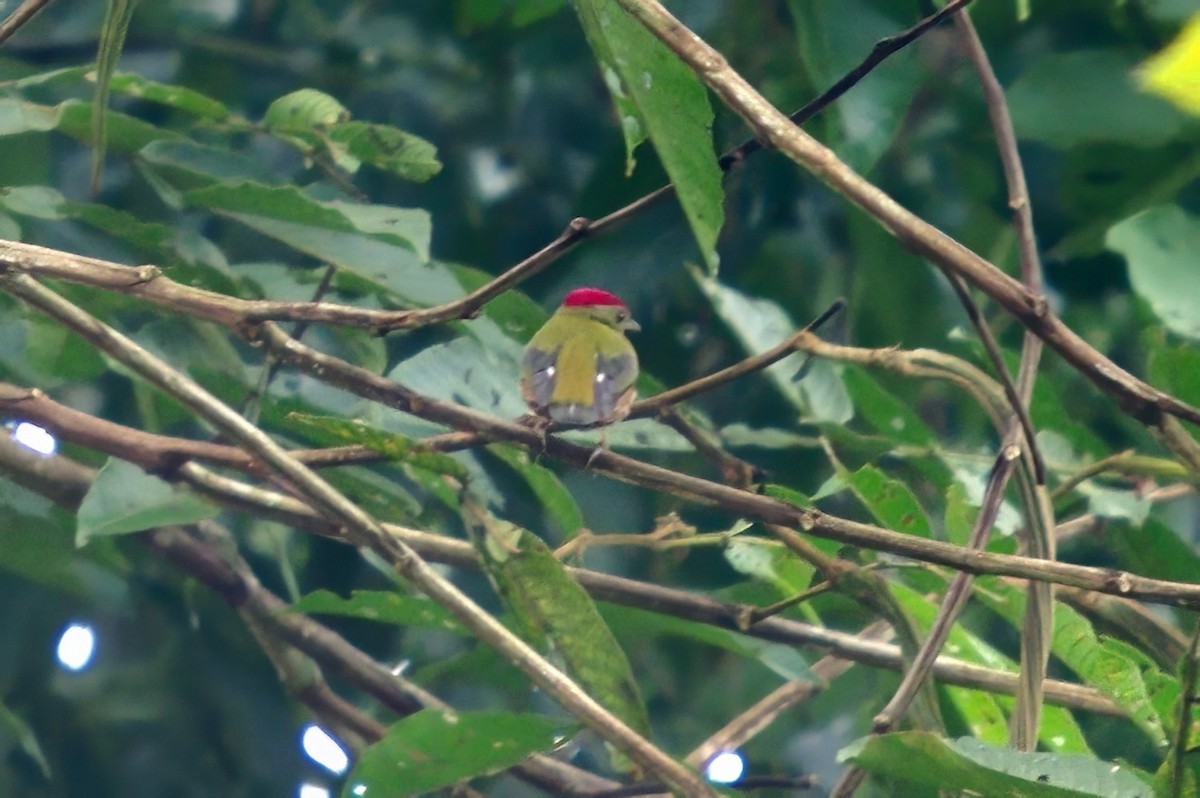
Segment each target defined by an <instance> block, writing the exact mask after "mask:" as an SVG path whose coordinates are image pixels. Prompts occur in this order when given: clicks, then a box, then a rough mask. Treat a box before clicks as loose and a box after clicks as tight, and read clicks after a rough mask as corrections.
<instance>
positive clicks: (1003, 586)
mask: <svg viewBox="0 0 1200 798" xmlns="http://www.w3.org/2000/svg"><path fill="white" fill-rule="evenodd" d="M976 585H977V586H978V588H979V589H977V590H976V591H975V598H976V599H977V600H979V601H981V602H982V603H984V604H986V605H987V606H989V607H991V608H992V610H993V611H994V612H996V613H997V614H999V615H1001V616H1002V617H1004V618H1005V619H1006V620H1007V621H1008V622H1009V623H1011V624H1012V625H1013V627H1014V628H1017V629H1020V628H1021V625H1022V623H1023V619H1024V615H1025V598H1026V596H1025V591H1024V590H1020V589H1018V588H1016V587H1014V586H1012V585H1010V584H1008V583H1006V582H1003V581H1002V580H999V579H993V578H990V577H981V578H979V579H977V580H976ZM1051 652H1052V653H1053V654H1054V656H1055V657H1057V658H1058V659H1060V660H1062V662H1063V663H1064V664H1066V666H1067V667H1069V668H1070V669H1071V670H1073V671H1074V672H1075V673H1077V674H1078V675H1079V676H1080V678H1082V679H1083V681H1084V683H1085V684H1089V685H1091V686H1093V687H1095V688H1097V689H1098V690H1101V691H1102V692H1104V693H1105V694H1106V695H1107V696H1109V697H1110V698H1112V699H1113V700H1114V701H1116V702H1117V703H1118V704H1120V705H1121V706H1122V707H1124V709H1125V711H1126V712H1128V713H1129V716H1130V718H1131V719H1132V720H1133V722H1134V723H1135V724H1136V725H1137V726H1138V728H1140V729H1141V730H1142V731H1143V732H1144V733H1145V734H1146V735H1147V736H1148V737H1149V738H1150V740H1151V742H1152V743H1153V744H1155V745H1159V746H1165V745H1166V741H1167V735H1166V732H1165V730H1164V727H1163V722H1164V720H1169V718H1163V717H1162V715H1161V714H1160V710H1159V705H1161V704H1163V703H1164V702H1163V700H1161V699H1160V698H1159V694H1161V693H1163V692H1164V691H1166V692H1172V690H1173V692H1174V693H1176V694H1177V693H1178V683H1177V682H1175V684H1174V688H1172V686H1171V682H1172V681H1173V679H1172V678H1171V677H1169V676H1166V677H1165V679H1164V678H1163V677H1164V676H1165V674H1162V673H1161V671H1159V669H1158V667H1157V666H1156V665H1155V664H1154V663H1153V662H1151V661H1150V660H1149V659H1147V658H1145V657H1144V656H1141V655H1139V656H1137V657H1131V656H1130V653H1129V649H1128V647H1125V646H1120V645H1118V644H1117V642H1116V641H1113V640H1106V639H1102V638H1100V637H1099V636H1097V635H1096V632H1095V630H1094V629H1093V628H1092V624H1091V623H1090V622H1089V621H1088V620H1087V619H1086V618H1084V617H1083V616H1082V615H1080V614H1079V613H1078V612H1077V611H1076V610H1074V609H1072V608H1071V607H1069V606H1067V605H1066V604H1063V603H1061V602H1059V603H1058V604H1057V605H1056V606H1055V608H1054V635H1053V638H1052V644H1051Z"/></svg>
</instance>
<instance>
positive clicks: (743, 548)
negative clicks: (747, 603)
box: [725, 535, 815, 598]
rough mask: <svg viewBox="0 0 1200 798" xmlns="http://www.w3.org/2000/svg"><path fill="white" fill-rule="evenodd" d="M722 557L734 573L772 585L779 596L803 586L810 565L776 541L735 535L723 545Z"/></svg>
mask: <svg viewBox="0 0 1200 798" xmlns="http://www.w3.org/2000/svg"><path fill="white" fill-rule="evenodd" d="M725 561H726V562H728V563H729V565H730V566H731V567H732V568H733V569H734V570H735V571H737V572H738V573H740V574H745V575H746V576H752V577H754V578H755V579H758V580H760V581H762V582H766V583H767V584H769V585H773V586H774V587H775V588H776V589H777V590H778V591H779V594H780V597H781V598H786V597H788V596H794V595H796V594H797V593H802V592H803V591H805V590H807V589H808V588H809V586H810V585H811V584H812V576H813V573H814V572H815V569H814V568H813V566H811V565H809V564H808V563H806V562H804V561H803V560H801V559H800V558H799V557H797V556H796V555H794V554H792V553H791V552H790V551H788V549H787V548H786V547H785V546H784V545H783V544H781V543H779V542H778V541H774V540H763V539H762V538H755V537H748V536H746V535H739V536H738V537H735V538H733V539H731V540H730V541H729V544H728V545H727V546H726V547H725Z"/></svg>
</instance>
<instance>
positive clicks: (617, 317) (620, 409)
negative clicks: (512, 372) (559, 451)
mask: <svg viewBox="0 0 1200 798" xmlns="http://www.w3.org/2000/svg"><path fill="white" fill-rule="evenodd" d="M640 329H641V327H639V326H638V323H637V322H636V321H634V320H633V318H632V317H631V316H630V315H629V308H627V307H625V303H624V302H622V301H621V300H620V299H619V298H618V297H616V296H614V295H613V294H610V293H609V292H607V291H603V290H601V289H599V288H576V289H575V290H573V291H571V292H570V293H569V294H567V296H566V299H564V300H563V303H562V305H561V306H560V307H559V308H558V310H557V311H555V312H554V315H553V316H551V317H550V319H549V320H548V321H547V322H546V323H545V324H544V325H543V326H542V329H540V330H538V331H537V333H535V334H534V336H533V338H532V339H531V340H530V341H529V344H528V345H527V346H526V347H525V357H524V359H523V361H522V364H521V394H522V395H523V396H524V397H525V401H526V403H528V405H529V406H530V407H531V408H532V409H533V412H534V413H535V414H537V415H538V416H540V417H541V418H543V419H548V420H549V421H553V422H557V423H559V424H564V425H568V426H572V427H602V426H605V425H607V424H612V423H615V422H617V421H620V420H621V419H623V418H625V416H627V415H629V406H630V405H631V404H633V400H634V397H635V396H636V395H637V391H636V390H635V389H634V387H633V383H634V381H635V380H637V375H638V359H637V352H635V351H634V349H633V344H631V343H630V342H629V339H628V338H626V337H625V333H627V332H629V331H634V332H636V331H638V330H640Z"/></svg>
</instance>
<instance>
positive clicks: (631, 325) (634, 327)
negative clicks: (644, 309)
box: [621, 318, 642, 332]
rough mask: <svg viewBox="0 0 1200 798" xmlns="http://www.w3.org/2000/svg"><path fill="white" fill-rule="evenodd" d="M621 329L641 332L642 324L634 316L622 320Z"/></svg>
mask: <svg viewBox="0 0 1200 798" xmlns="http://www.w3.org/2000/svg"><path fill="white" fill-rule="evenodd" d="M621 329H622V330H624V331H625V332H641V331H642V325H640V324H638V323H637V322H636V321H634V320H633V319H632V318H628V319H625V321H623V322H621Z"/></svg>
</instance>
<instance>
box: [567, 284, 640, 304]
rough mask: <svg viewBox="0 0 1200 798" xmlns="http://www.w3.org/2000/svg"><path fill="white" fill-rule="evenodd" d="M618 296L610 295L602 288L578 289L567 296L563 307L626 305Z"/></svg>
mask: <svg viewBox="0 0 1200 798" xmlns="http://www.w3.org/2000/svg"><path fill="white" fill-rule="evenodd" d="M624 304H625V303H624V302H622V301H621V298H620V297H618V296H617V295H616V294H610V293H609V292H607V291H605V290H604V289H602V288H576V289H574V290H573V291H571V292H570V293H569V294H567V297H566V299H564V300H563V307H565V308H575V307H580V306H583V305H624Z"/></svg>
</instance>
